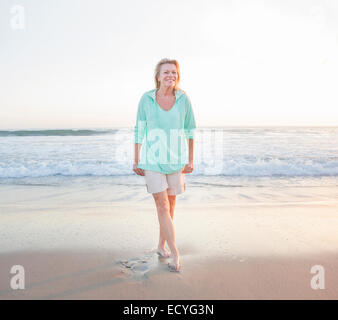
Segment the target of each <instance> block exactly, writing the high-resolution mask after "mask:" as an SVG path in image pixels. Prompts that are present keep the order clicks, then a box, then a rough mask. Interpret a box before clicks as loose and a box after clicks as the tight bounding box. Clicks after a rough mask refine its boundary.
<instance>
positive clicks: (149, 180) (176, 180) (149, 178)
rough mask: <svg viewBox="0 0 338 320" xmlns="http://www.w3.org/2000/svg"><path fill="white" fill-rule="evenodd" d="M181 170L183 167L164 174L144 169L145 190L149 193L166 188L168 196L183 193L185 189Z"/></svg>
mask: <svg viewBox="0 0 338 320" xmlns="http://www.w3.org/2000/svg"><path fill="white" fill-rule="evenodd" d="M182 171H183V168H182V169H181V170H179V171H177V172H174V173H171V174H165V173H162V172H157V171H151V170H144V178H145V181H146V186H147V191H148V192H149V193H158V192H162V191H164V190H167V191H168V195H170V196H174V195H177V194H180V193H183V192H184V191H185V180H184V173H182Z"/></svg>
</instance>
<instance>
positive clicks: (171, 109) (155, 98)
mask: <svg viewBox="0 0 338 320" xmlns="http://www.w3.org/2000/svg"><path fill="white" fill-rule="evenodd" d="M157 91H158V90H155V103H156V104H157V106H158V107H159V108H160V109H161V110H162V111H164V112H169V111H171V110H172V109H174V107H175V105H176V102H177V95H176V90H174V93H175V103H174V104H173V106H172V107H171V108H170V109H169V110H164V109H163V108H162V107H161V106H160V105H159V103H158V102H157V99H156V94H157Z"/></svg>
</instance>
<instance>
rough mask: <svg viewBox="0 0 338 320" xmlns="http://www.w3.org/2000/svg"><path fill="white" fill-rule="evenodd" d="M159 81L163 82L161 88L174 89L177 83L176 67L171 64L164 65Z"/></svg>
mask: <svg viewBox="0 0 338 320" xmlns="http://www.w3.org/2000/svg"><path fill="white" fill-rule="evenodd" d="M158 80H159V81H161V86H165V87H174V86H175V83H176V81H177V70H176V66H175V65H174V64H171V63H165V64H162V66H161V70H160V74H159V76H158Z"/></svg>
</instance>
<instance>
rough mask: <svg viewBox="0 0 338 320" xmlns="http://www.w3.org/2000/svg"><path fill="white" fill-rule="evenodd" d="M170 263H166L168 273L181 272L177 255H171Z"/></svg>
mask: <svg viewBox="0 0 338 320" xmlns="http://www.w3.org/2000/svg"><path fill="white" fill-rule="evenodd" d="M172 259H173V260H172V263H168V267H169V269H170V271H176V272H179V271H180V270H181V259H180V256H179V255H174V254H173V255H172Z"/></svg>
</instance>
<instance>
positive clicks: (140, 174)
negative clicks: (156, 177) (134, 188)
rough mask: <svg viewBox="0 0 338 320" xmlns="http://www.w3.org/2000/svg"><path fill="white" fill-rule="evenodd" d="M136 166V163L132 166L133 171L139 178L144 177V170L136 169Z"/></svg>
mask: <svg viewBox="0 0 338 320" xmlns="http://www.w3.org/2000/svg"><path fill="white" fill-rule="evenodd" d="M137 166H138V163H134V164H133V171H134V172H135V173H136V174H137V175H139V176H144V170H143V169H140V168H138V167H137Z"/></svg>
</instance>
